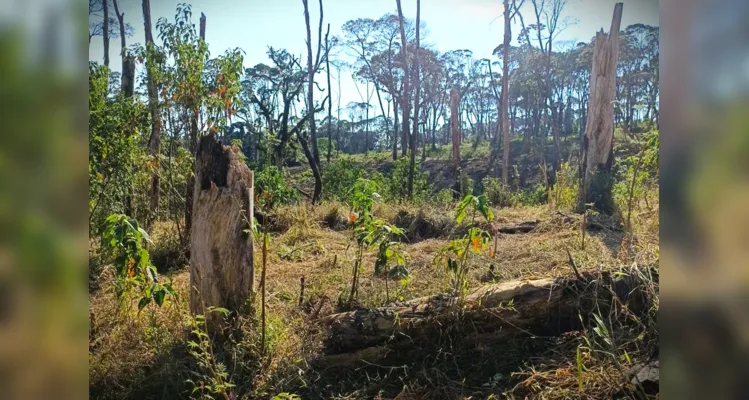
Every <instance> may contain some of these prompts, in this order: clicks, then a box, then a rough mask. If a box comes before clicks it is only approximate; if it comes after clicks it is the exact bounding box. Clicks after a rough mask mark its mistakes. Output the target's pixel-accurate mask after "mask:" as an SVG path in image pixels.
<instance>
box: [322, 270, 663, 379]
mask: <svg viewBox="0 0 749 400" xmlns="http://www.w3.org/2000/svg"><path fill="white" fill-rule="evenodd" d="M643 276H648V277H649V278H648V279H652V280H654V281H655V282H657V279H658V278H657V272H656V271H655V270H652V269H647V270H645V271H643V270H637V269H636V268H626V269H622V270H620V271H617V272H613V271H612V272H609V271H606V272H597V273H596V272H584V273H581V277H580V278H576V277H563V278H556V279H554V278H542V279H533V280H518V281H510V282H503V283H499V284H494V285H489V286H484V287H481V288H478V289H476V290H474V291H473V292H471V293H470V294H468V295H467V296H466V297H465V299H463V301H462V302H461V301H460V300H459V299H458V298H456V297H454V296H450V295H446V294H439V295H436V296H430V297H425V298H420V299H415V300H413V301H411V302H409V303H406V304H402V303H401V304H399V305H396V306H392V307H382V308H375V309H358V310H355V311H350V312H344V313H339V314H333V315H330V316H328V317H326V318H325V319H323V320H322V323H323V326H327V327H328V328H329V336H328V337H327V339H326V341H325V345H326V349H325V352H326V354H328V356H327V358H328V361H329V362H330V363H332V364H334V365H339V364H341V363H345V362H347V361H351V360H357V359H359V358H360V357H362V356H364V358H373V357H374V358H377V357H379V356H381V355H384V354H387V353H388V349H390V350H392V349H393V348H403V347H408V346H409V344H415V343H418V342H419V341H421V340H428V339H429V338H431V337H436V335H442V334H443V333H444V331H445V329H447V328H449V327H451V326H455V325H456V324H457V325H460V324H465V323H468V322H470V324H471V327H472V328H475V330H476V331H475V332H474V333H482V332H496V335H494V336H495V337H496V336H501V337H507V338H510V337H512V336H513V335H517V334H524V335H539V336H555V335H558V334H561V333H564V332H568V331H570V330H574V329H576V328H578V327H579V325H580V317H581V316H582V317H583V319H585V318H586V317H587V316H588V315H590V313H591V312H592V311H593V310H594V309H595V308H596V307H598V308H599V309H601V310H602V312H606V309H607V308H608V307H610V306H611V304H612V298H613V297H614V296H615V297H617V298H618V301H619V302H620V303H621V304H627V307H628V309H629V310H632V311H635V312H637V311H638V310H644V309H645V306H646V305H647V304H648V301H647V298H646V296H645V291H643V290H640V289H641V285H642V284H643V283H644V282H643V279H642V277H643ZM656 284H657V283H656ZM344 353H353V354H349V355H346V356H344V355H341V354H344ZM331 355H336V357H332V358H331ZM326 363H328V362H326Z"/></svg>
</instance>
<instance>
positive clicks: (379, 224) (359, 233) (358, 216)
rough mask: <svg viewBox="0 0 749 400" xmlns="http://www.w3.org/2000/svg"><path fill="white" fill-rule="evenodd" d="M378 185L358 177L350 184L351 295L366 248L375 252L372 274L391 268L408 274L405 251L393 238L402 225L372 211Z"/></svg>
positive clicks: (399, 233) (354, 291)
mask: <svg viewBox="0 0 749 400" xmlns="http://www.w3.org/2000/svg"><path fill="white" fill-rule="evenodd" d="M377 189H378V186H377V184H376V183H375V182H373V181H371V180H368V179H361V178H360V179H358V180H357V181H356V183H355V184H354V187H353V188H352V194H351V197H352V199H353V200H352V202H351V209H352V212H351V214H350V216H349V223H350V224H352V225H353V228H354V229H353V238H354V241H355V242H356V246H357V251H356V259H355V261H354V278H353V282H352V289H351V298H352V299H353V296H354V295H355V293H356V286H357V278H358V275H359V268H360V267H361V263H362V258H363V256H364V250H365V249H370V250H375V251H376V252H377V253H376V258H375V265H374V272H375V275H381V274H385V275H386V276H389V275H390V272H391V270H396V271H398V273H399V274H400V275H402V276H407V275H408V270H407V269H406V267H405V263H406V260H405V255H404V254H403V252H402V251H400V244H399V243H398V242H396V241H395V238H396V237H397V236H402V235H403V234H404V231H403V229H401V228H398V227H397V226H394V225H391V224H388V223H387V222H386V221H385V220H383V219H380V218H375V217H374V216H373V215H372V206H373V205H374V201H375V199H376V198H380V195H379V194H378V193H377Z"/></svg>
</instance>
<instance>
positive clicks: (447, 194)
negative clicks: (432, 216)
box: [432, 189, 453, 206]
mask: <svg viewBox="0 0 749 400" xmlns="http://www.w3.org/2000/svg"><path fill="white" fill-rule="evenodd" d="M432 201H433V202H434V203H435V204H436V205H439V206H447V205H450V204H452V203H453V192H452V191H451V190H450V189H442V190H440V191H439V192H437V194H435V195H434V197H433V198H432Z"/></svg>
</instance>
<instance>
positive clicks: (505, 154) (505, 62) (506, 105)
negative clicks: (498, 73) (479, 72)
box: [500, 0, 512, 185]
mask: <svg viewBox="0 0 749 400" xmlns="http://www.w3.org/2000/svg"><path fill="white" fill-rule="evenodd" d="M504 5H505V12H504V16H505V35H504V42H503V46H502V94H501V95H502V98H501V100H500V103H501V107H502V111H501V114H502V136H503V138H502V144H503V148H502V182H503V183H504V184H505V185H507V184H508V183H509V174H510V122H509V118H510V40H511V39H512V32H511V28H510V4H509V0H504Z"/></svg>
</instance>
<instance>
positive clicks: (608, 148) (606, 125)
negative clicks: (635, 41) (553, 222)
mask: <svg viewBox="0 0 749 400" xmlns="http://www.w3.org/2000/svg"><path fill="white" fill-rule="evenodd" d="M623 6H624V5H623V3H616V6H615V7H614V17H613V19H612V21H611V30H610V31H609V32H610V33H609V34H608V35H607V34H606V33H604V32H603V30H601V31H600V32H598V33H597V34H596V40H595V50H594V52H593V69H592V73H591V77H590V105H589V107H588V121H587V124H586V126H585V137H584V138H583V146H582V157H581V164H580V175H581V179H582V183H581V185H580V194H579V196H578V205H577V209H578V211H579V212H584V211H585V207H586V204H588V203H593V204H594V207H595V208H596V209H598V210H599V211H600V212H603V213H608V214H611V213H612V212H613V200H612V198H611V197H612V194H611V190H612V187H613V178H612V176H611V165H612V164H613V159H614V156H613V148H614V106H613V101H614V96H615V95H616V66H617V61H618V57H619V51H618V50H619V49H618V47H619V26H620V25H621V22H622V8H623Z"/></svg>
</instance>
